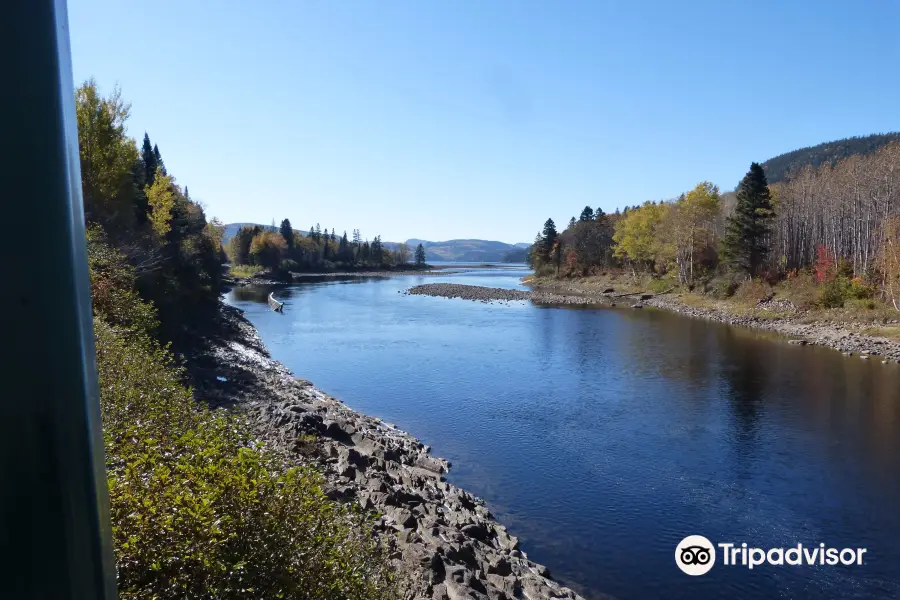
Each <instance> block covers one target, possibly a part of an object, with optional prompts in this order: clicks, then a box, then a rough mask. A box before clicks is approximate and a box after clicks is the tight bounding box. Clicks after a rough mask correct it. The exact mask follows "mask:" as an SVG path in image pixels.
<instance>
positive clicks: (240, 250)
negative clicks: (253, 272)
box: [228, 225, 260, 265]
mask: <svg viewBox="0 0 900 600" xmlns="http://www.w3.org/2000/svg"><path fill="white" fill-rule="evenodd" d="M259 232H260V228H259V227H257V226H252V227H251V226H246V225H245V226H244V227H241V228H240V229H238V231H237V233H236V234H234V236H233V237H232V238H231V240H229V241H228V257H229V258H230V259H231V262H232V263H234V264H236V265H248V264H250V243H251V242H252V241H253V238H254V237H256V234H258V233H259Z"/></svg>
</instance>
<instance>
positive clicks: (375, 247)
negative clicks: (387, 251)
mask: <svg viewBox="0 0 900 600" xmlns="http://www.w3.org/2000/svg"><path fill="white" fill-rule="evenodd" d="M371 254H372V262H373V263H375V264H376V265H380V264H381V261H382V260H384V246H383V245H382V244H381V236H380V235H376V236H375V239H374V240H372V249H371Z"/></svg>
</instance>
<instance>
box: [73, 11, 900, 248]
mask: <svg viewBox="0 0 900 600" xmlns="http://www.w3.org/2000/svg"><path fill="white" fill-rule="evenodd" d="M738 4H740V6H738ZM69 18H70V23H71V39H72V52H73V61H74V69H75V80H76V82H80V81H82V80H84V79H86V78H88V77H91V76H93V77H95V78H96V79H97V82H98V83H99V85H100V86H101V88H102V89H103V91H109V90H111V89H112V87H113V86H114V85H116V84H118V85H119V86H120V87H121V89H122V92H123V95H124V97H125V98H126V99H127V100H129V101H130V102H131V103H132V117H131V120H130V125H129V132H130V134H131V135H132V136H134V137H135V138H138V139H140V138H141V137H142V136H143V134H144V131H145V130H146V131H147V132H148V133H149V134H150V137H151V139H152V140H153V141H154V142H156V143H158V144H159V148H160V151H161V152H162V155H163V159H164V160H165V162H166V165H167V167H168V168H169V171H170V173H172V174H174V175H175V176H176V178H177V179H178V182H179V183H181V184H182V185H187V186H189V188H190V190H191V196H192V197H194V198H195V199H198V200H200V201H202V202H203V203H204V204H205V205H206V206H207V212H208V214H209V215H215V216H218V217H220V218H221V219H223V220H224V221H225V222H234V221H253V222H260V223H269V222H270V221H271V220H272V219H273V218H274V219H276V220H277V221H280V220H281V219H282V218H284V217H288V218H290V219H291V222H292V223H293V224H294V226H295V227H297V228H299V229H306V228H307V227H308V226H309V225H310V224H314V223H317V222H318V223H321V224H322V225H323V226H327V227H328V228H331V227H334V228H336V229H337V231H338V233H340V232H341V231H343V230H344V229H346V230H348V231H350V230H351V229H353V228H359V229H361V230H362V233H363V235H364V236H366V237H369V238H371V237H373V236H374V235H376V234H381V235H382V237H383V238H384V239H385V240H392V241H399V240H404V239H406V238H409V237H419V238H424V239H430V240H445V239H450V238H464V237H474V238H484V239H496V240H502V241H506V242H519V241H530V240H531V239H533V238H534V235H535V233H536V232H537V231H538V230H539V229H540V227H541V225H542V224H543V222H544V220H545V219H546V218H547V217H548V216H551V217H553V219H554V220H556V221H557V223H562V222H565V221H567V220H568V218H569V217H570V216H572V215H577V213H579V212H580V210H581V208H582V207H584V205H586V204H589V205H591V206H593V207H597V206H601V207H603V208H604V210H606V211H612V210H614V209H615V208H616V207H617V206H624V205H630V204H637V203H639V202H642V201H644V200H651V199H663V198H671V197H673V196H675V195H677V194H678V193H680V192H682V191H684V190H687V189H689V188H690V187H692V186H693V185H694V184H696V183H697V182H699V181H702V180H711V181H713V182H715V183H717V184H719V185H720V186H721V187H722V188H723V190H728V189H732V188H733V187H734V186H735V184H736V183H737V182H738V181H739V180H740V178H741V177H742V176H743V174H744V173H745V172H746V170H747V167H748V166H749V164H750V162H751V161H753V160H757V161H762V160H765V159H766V158H770V157H772V156H774V155H777V154H781V153H783V152H787V151H790V150H793V149H796V148H798V147H802V146H806V145H810V144H816V143H819V142H823V141H827V140H832V139H837V138H842V137H846V136H851V135H864V134H868V133H875V132H884V131H892V130H900V76H898V71H897V68H898V64H900V35H898V34H897V31H898V30H897V27H898V24H900V3H897V2H891V1H887V0H883V1H874V0H873V1H861V2H836V1H819V2H783V1H782V2H759V1H753V2H750V1H747V2H741V3H738V2H729V1H722V0H716V1H702V2H700V1H691V2H670V1H667V0H666V1H642V2H625V1H623V2H601V1H600V0H594V1H583V2H576V1H572V0H566V1H560V2H556V1H550V0H547V1H541V2H520V1H515V2H514V1H508V0H490V1H481V0H465V1H460V0H454V1H452V2H451V1H447V0H441V1H438V0H410V1H405V2H395V1H390V0H379V1H377V2H375V1H365V2H363V1H356V0H353V1H349V0H348V1H346V2H337V1H331V0H328V1H317V2H288V1H284V2H281V1H279V2H276V1H274V0H272V1H270V0H265V1H262V2H250V1H247V0H243V1H240V2H232V1H216V2H201V1H193V0H191V1H184V0H182V1H179V2H169V1H163V0H157V1H155V2H150V3H148V2H122V1H121V0H70V1H69Z"/></svg>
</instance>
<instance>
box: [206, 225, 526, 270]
mask: <svg viewBox="0 0 900 600" xmlns="http://www.w3.org/2000/svg"><path fill="white" fill-rule="evenodd" d="M254 226H257V227H262V228H266V227H271V225H262V224H260V223H248V222H243V223H228V224H226V225H225V233H224V236H223V238H222V242H223V243H225V244H227V243H228V241H229V240H230V239H231V238H232V237H234V235H235V234H236V233H237V232H238V229H240V228H241V227H254ZM294 231H296V232H297V233H300V234H302V235H307V232H306V231H304V230H300V229H295V230H294ZM400 243H401V242H384V246H385V248H388V249H389V250H396V249H397V247H398V246H399V245H400ZM402 243H405V244H406V245H408V246H409V247H410V250H415V248H416V246H418V245H419V244H422V247H424V248H425V260H426V261H460V262H505V261H506V258H507V255H508V254H511V255H512V256H513V257H516V258H517V257H519V255H520V254H521V251H522V250H523V249H527V248H530V247H531V244H530V243H527V242H518V243H516V244H507V243H506V242H498V241H495V240H482V239H478V238H458V239H452V240H445V241H438V242H432V241H430V240H423V239H419V238H409V239H408V240H406V241H405V242H402ZM514 262H519V261H514Z"/></svg>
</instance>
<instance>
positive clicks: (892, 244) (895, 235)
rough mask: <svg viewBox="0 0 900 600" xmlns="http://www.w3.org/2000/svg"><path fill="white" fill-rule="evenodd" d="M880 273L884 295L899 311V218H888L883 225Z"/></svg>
mask: <svg viewBox="0 0 900 600" xmlns="http://www.w3.org/2000/svg"><path fill="white" fill-rule="evenodd" d="M881 271H882V273H883V278H884V279H883V287H884V292H885V295H886V296H887V297H888V298H889V299H890V301H891V304H893V305H894V308H895V309H896V310H900V216H894V217H890V218H889V219H888V220H887V222H886V223H885V234H884V244H883V245H882V249H881Z"/></svg>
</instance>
